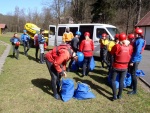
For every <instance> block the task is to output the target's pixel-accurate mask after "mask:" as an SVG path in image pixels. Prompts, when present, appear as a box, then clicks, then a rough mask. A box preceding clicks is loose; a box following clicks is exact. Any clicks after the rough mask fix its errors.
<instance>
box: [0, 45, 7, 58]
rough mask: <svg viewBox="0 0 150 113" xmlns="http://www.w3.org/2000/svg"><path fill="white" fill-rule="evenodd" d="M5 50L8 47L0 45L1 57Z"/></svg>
mask: <svg viewBox="0 0 150 113" xmlns="http://www.w3.org/2000/svg"><path fill="white" fill-rule="evenodd" d="M5 49H6V46H5V45H3V44H1V43H0V57H1V55H2V54H3V52H4V50H5Z"/></svg>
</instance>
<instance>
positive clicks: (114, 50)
mask: <svg viewBox="0 0 150 113" xmlns="http://www.w3.org/2000/svg"><path fill="white" fill-rule="evenodd" d="M116 52H117V45H114V46H113V47H112V49H111V52H110V53H111V55H115V53H116Z"/></svg>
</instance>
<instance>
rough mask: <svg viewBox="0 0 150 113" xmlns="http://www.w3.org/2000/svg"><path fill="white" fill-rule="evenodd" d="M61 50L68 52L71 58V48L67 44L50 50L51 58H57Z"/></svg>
mask: <svg viewBox="0 0 150 113" xmlns="http://www.w3.org/2000/svg"><path fill="white" fill-rule="evenodd" d="M61 49H66V50H68V52H69V54H70V57H71V56H72V53H73V52H72V51H71V46H70V45H69V44H61V45H59V46H56V47H54V48H53V49H52V56H53V58H55V57H57V56H59V50H61Z"/></svg>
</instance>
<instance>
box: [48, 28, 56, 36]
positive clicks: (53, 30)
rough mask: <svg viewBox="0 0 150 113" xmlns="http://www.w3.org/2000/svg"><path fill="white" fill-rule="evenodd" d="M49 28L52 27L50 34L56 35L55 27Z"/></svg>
mask: <svg viewBox="0 0 150 113" xmlns="http://www.w3.org/2000/svg"><path fill="white" fill-rule="evenodd" d="M49 29H50V32H49V34H50V35H55V27H50V28H49Z"/></svg>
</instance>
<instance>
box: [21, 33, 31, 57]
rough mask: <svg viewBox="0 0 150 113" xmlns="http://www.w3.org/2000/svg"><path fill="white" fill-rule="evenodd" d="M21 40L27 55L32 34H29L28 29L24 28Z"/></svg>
mask: <svg viewBox="0 0 150 113" xmlns="http://www.w3.org/2000/svg"><path fill="white" fill-rule="evenodd" d="M20 39H21V41H22V43H23V48H24V54H25V55H26V56H27V55H28V53H27V52H28V51H29V49H30V45H29V41H30V36H29V35H28V34H27V31H26V30H23V34H22V35H21V38H20Z"/></svg>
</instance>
